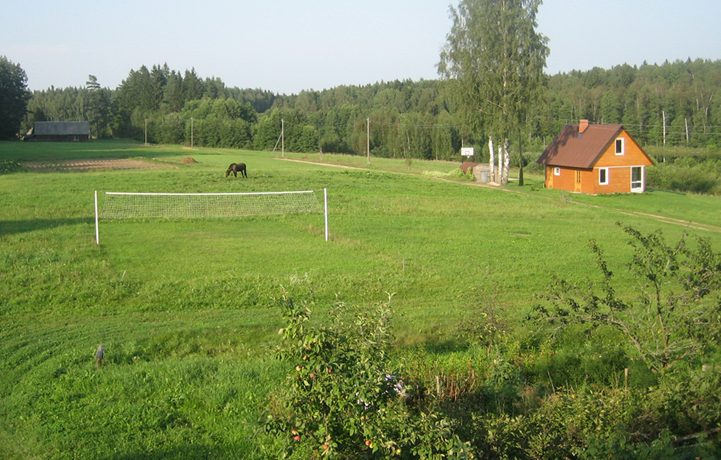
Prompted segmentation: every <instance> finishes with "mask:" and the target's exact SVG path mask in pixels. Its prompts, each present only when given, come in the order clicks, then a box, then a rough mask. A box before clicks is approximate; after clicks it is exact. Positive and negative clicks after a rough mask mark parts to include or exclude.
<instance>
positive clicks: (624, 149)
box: [613, 137, 626, 156]
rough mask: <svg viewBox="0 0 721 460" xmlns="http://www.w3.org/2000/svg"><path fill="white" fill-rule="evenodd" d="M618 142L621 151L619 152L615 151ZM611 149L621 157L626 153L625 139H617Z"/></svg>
mask: <svg viewBox="0 0 721 460" xmlns="http://www.w3.org/2000/svg"><path fill="white" fill-rule="evenodd" d="M618 141H621V151H620V152H619V151H618V150H617V149H616V146H617V145H618ZM613 149H614V152H615V153H616V155H618V156H621V155H623V154H624V153H625V152H626V139H624V138H622V137H617V138H616V140H615V141H614V142H613Z"/></svg>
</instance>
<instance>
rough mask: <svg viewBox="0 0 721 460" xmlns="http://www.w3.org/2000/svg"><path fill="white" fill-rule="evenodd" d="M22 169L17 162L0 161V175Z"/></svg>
mask: <svg viewBox="0 0 721 460" xmlns="http://www.w3.org/2000/svg"><path fill="white" fill-rule="evenodd" d="M22 169H23V167H22V165H20V163H18V162H17V161H13V160H0V174H9V173H14V172H18V171H22Z"/></svg>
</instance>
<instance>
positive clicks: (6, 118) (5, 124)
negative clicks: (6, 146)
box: [0, 56, 30, 139]
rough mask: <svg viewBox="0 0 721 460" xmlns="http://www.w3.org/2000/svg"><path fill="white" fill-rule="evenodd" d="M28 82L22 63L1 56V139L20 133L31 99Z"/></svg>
mask: <svg viewBox="0 0 721 460" xmlns="http://www.w3.org/2000/svg"><path fill="white" fill-rule="evenodd" d="M27 82H28V77H27V75H26V74H25V71H24V70H23V69H22V67H20V64H14V63H13V62H11V61H10V60H8V58H6V57H5V56H0V139H11V138H13V137H15V135H16V134H18V129H19V128H20V122H21V121H22V119H23V117H24V116H25V111H26V110H27V104H28V99H30V92H29V91H28V89H27Z"/></svg>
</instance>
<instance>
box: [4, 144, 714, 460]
mask: <svg viewBox="0 0 721 460" xmlns="http://www.w3.org/2000/svg"><path fill="white" fill-rule="evenodd" d="M188 157H192V158H193V159H194V160H195V163H192V164H185V163H184V161H183V160H184V159H187V158H188ZM100 158H138V159H145V160H146V161H148V162H149V163H150V164H153V165H155V166H162V167H159V168H154V169H132V170H94V171H82V172H80V171H42V172H38V171H36V172H27V171H23V172H14V173H8V174H3V175H0V276H1V277H2V282H1V283H0V302H1V303H0V457H3V458H28V457H82V458H134V457H137V456H145V457H149V458H173V457H180V458H186V457H207V456H211V457H223V456H225V457H228V456H230V457H245V458H253V457H255V458H268V457H275V456H277V455H278V454H279V452H278V451H277V450H276V449H277V445H276V443H275V441H274V440H273V439H272V438H270V437H268V436H267V435H266V434H265V433H264V432H263V429H262V420H263V417H264V410H265V407H266V406H267V404H268V396H269V393H270V392H271V391H272V390H273V388H276V387H277V386H278V385H282V383H283V379H284V372H285V370H286V369H285V365H284V363H283V362H282V361H281V360H278V359H277V358H276V356H275V352H274V347H275V345H276V341H277V334H276V331H277V329H278V328H279V327H281V326H282V321H281V318H280V313H279V308H278V302H277V299H278V297H279V296H280V294H281V292H282V290H283V289H287V290H290V291H291V292H296V291H299V292H306V293H308V292H312V294H305V295H306V296H307V297H312V298H313V299H314V301H315V303H314V306H313V311H314V320H315V321H323V320H324V312H325V311H327V310H328V308H329V307H330V306H331V305H332V304H333V303H334V302H336V301H343V302H346V303H348V304H351V305H356V306H359V307H363V306H367V305H370V304H374V303H377V302H382V301H385V300H387V299H388V298H389V297H391V298H392V300H391V305H392V308H393V310H394V318H393V321H394V324H393V327H394V329H393V330H394V334H395V336H396V341H397V343H398V355H399V356H402V355H403V353H404V350H406V349H408V348H413V349H417V348H418V347H421V348H422V347H424V346H426V345H428V344H434V343H452V342H453V341H454V340H456V337H457V335H458V333H459V330H461V329H462V328H463V325H464V323H465V322H466V321H468V320H469V318H472V317H473V315H474V314H475V313H476V312H477V311H478V308H479V307H482V306H492V307H494V308H495V309H497V311H500V312H502V314H503V315H504V316H505V318H504V319H505V321H508V322H510V323H511V324H513V325H515V327H517V328H523V327H524V322H523V318H524V316H525V314H526V313H527V312H528V311H529V308H530V306H531V305H532V304H533V303H534V295H536V294H537V293H539V292H542V291H543V289H544V287H545V286H546V285H547V284H548V283H549V281H550V279H551V276H552V275H553V274H559V275H561V276H563V277H565V278H569V279H572V280H578V281H581V280H584V279H586V278H588V277H596V276H597V275H596V273H595V271H594V268H593V257H592V255H591V253H590V251H589V250H588V241H589V240H591V239H595V240H597V241H598V242H599V243H600V245H601V247H602V248H603V249H604V250H605V252H606V254H607V256H608V259H609V261H610V263H611V265H612V269H614V270H615V271H616V272H617V273H618V274H619V276H623V273H625V271H624V270H625V268H624V263H625V261H626V260H627V258H628V256H629V254H630V252H629V249H628V247H627V246H626V245H625V244H624V243H625V241H626V237H625V235H624V233H623V232H622V230H621V229H620V228H619V227H618V226H617V225H616V223H617V222H621V223H623V224H630V225H633V226H635V227H637V228H639V229H641V230H643V231H652V230H656V229H660V230H662V231H663V233H664V235H665V236H666V237H667V238H668V239H669V240H675V239H677V238H679V237H680V236H681V235H682V234H683V233H684V232H686V233H688V234H690V235H691V236H692V237H693V236H701V237H707V238H709V239H710V240H711V241H712V243H713V246H714V248H716V249H717V250H718V249H719V248H720V247H721V219H719V218H718V216H719V215H721V201H719V199H718V198H713V197H702V196H691V195H680V194H671V193H664V192H651V193H648V194H645V195H628V196H611V197H582V196H576V195H569V194H566V193H558V192H555V191H549V190H544V189H543V188H542V186H541V185H542V180H541V179H540V178H538V177H533V176H531V177H529V178H528V182H529V184H530V185H527V186H524V187H518V186H517V185H513V184H512V185H509V186H508V187H506V188H505V189H494V188H487V187H479V186H476V185H474V184H472V183H471V182H469V181H467V180H465V179H463V178H460V177H458V175H457V174H456V173H455V170H456V168H457V165H456V164H454V163H449V162H425V161H417V160H414V161H413V162H411V163H407V162H404V161H403V160H385V159H375V158H374V159H372V161H371V165H370V166H368V165H367V164H366V160H365V159H364V158H361V157H350V156H336V155H323V156H320V155H318V154H313V155H310V154H309V155H301V154H287V155H286V157H285V158H280V155H279V154H277V153H269V152H248V151H237V150H227V149H202V148H200V149H193V150H191V149H187V148H183V147H179V146H151V147H145V146H142V145H140V144H129V143H123V142H93V143H87V144H77V143H71V144H41V143H35V144H23V143H0V162H4V161H8V160H19V161H31V160H32V161H46V162H52V161H57V160H63V159H86V160H87V159H100ZM291 160H292V161H291ZM232 161H244V162H246V163H247V164H248V174H249V176H250V177H249V178H248V179H240V178H233V177H230V178H226V177H225V176H224V172H225V168H226V167H227V165H228V163H230V162H232ZM321 162H322V163H328V164H329V165H321V164H317V163H321ZM323 188H327V189H328V192H329V209H330V212H329V214H330V218H329V221H330V236H331V238H330V241H328V242H326V241H324V239H323V216H322V214H321V213H313V214H304V215H287V216H276V217H251V218H237V219H225V220H224V219H213V220H202V219H191V220H187V221H150V220H142V221H140V220H133V221H121V222H107V221H102V220H101V222H100V237H101V243H102V244H101V245H100V246H97V245H96V244H95V235H94V223H93V192H94V191H95V190H98V191H100V192H103V191H130V192H249V191H285V190H315V191H317V193H318V196H319V197H321V198H322V189H323ZM101 196H102V195H101ZM102 204H103V203H102V200H101V206H102ZM692 240H693V238H692ZM634 287H635V286H634V283H633V282H632V280H626V282H625V285H624V286H623V288H624V289H625V290H626V293H628V294H631V293H632V292H633V289H634ZM101 342H102V343H103V344H104V345H105V348H106V350H107V359H106V362H105V365H104V366H103V368H102V369H100V370H96V369H95V365H94V361H93V353H94V350H95V348H96V347H97V345H98V344H99V343H101ZM436 358H437V357H436V356H435V355H434V354H433V353H429V354H428V357H427V359H429V360H431V359H436Z"/></svg>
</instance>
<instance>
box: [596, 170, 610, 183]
mask: <svg viewBox="0 0 721 460" xmlns="http://www.w3.org/2000/svg"><path fill="white" fill-rule="evenodd" d="M602 171H603V172H605V174H606V181H605V182H601V172H602ZM608 182H609V180H608V168H598V185H608Z"/></svg>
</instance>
